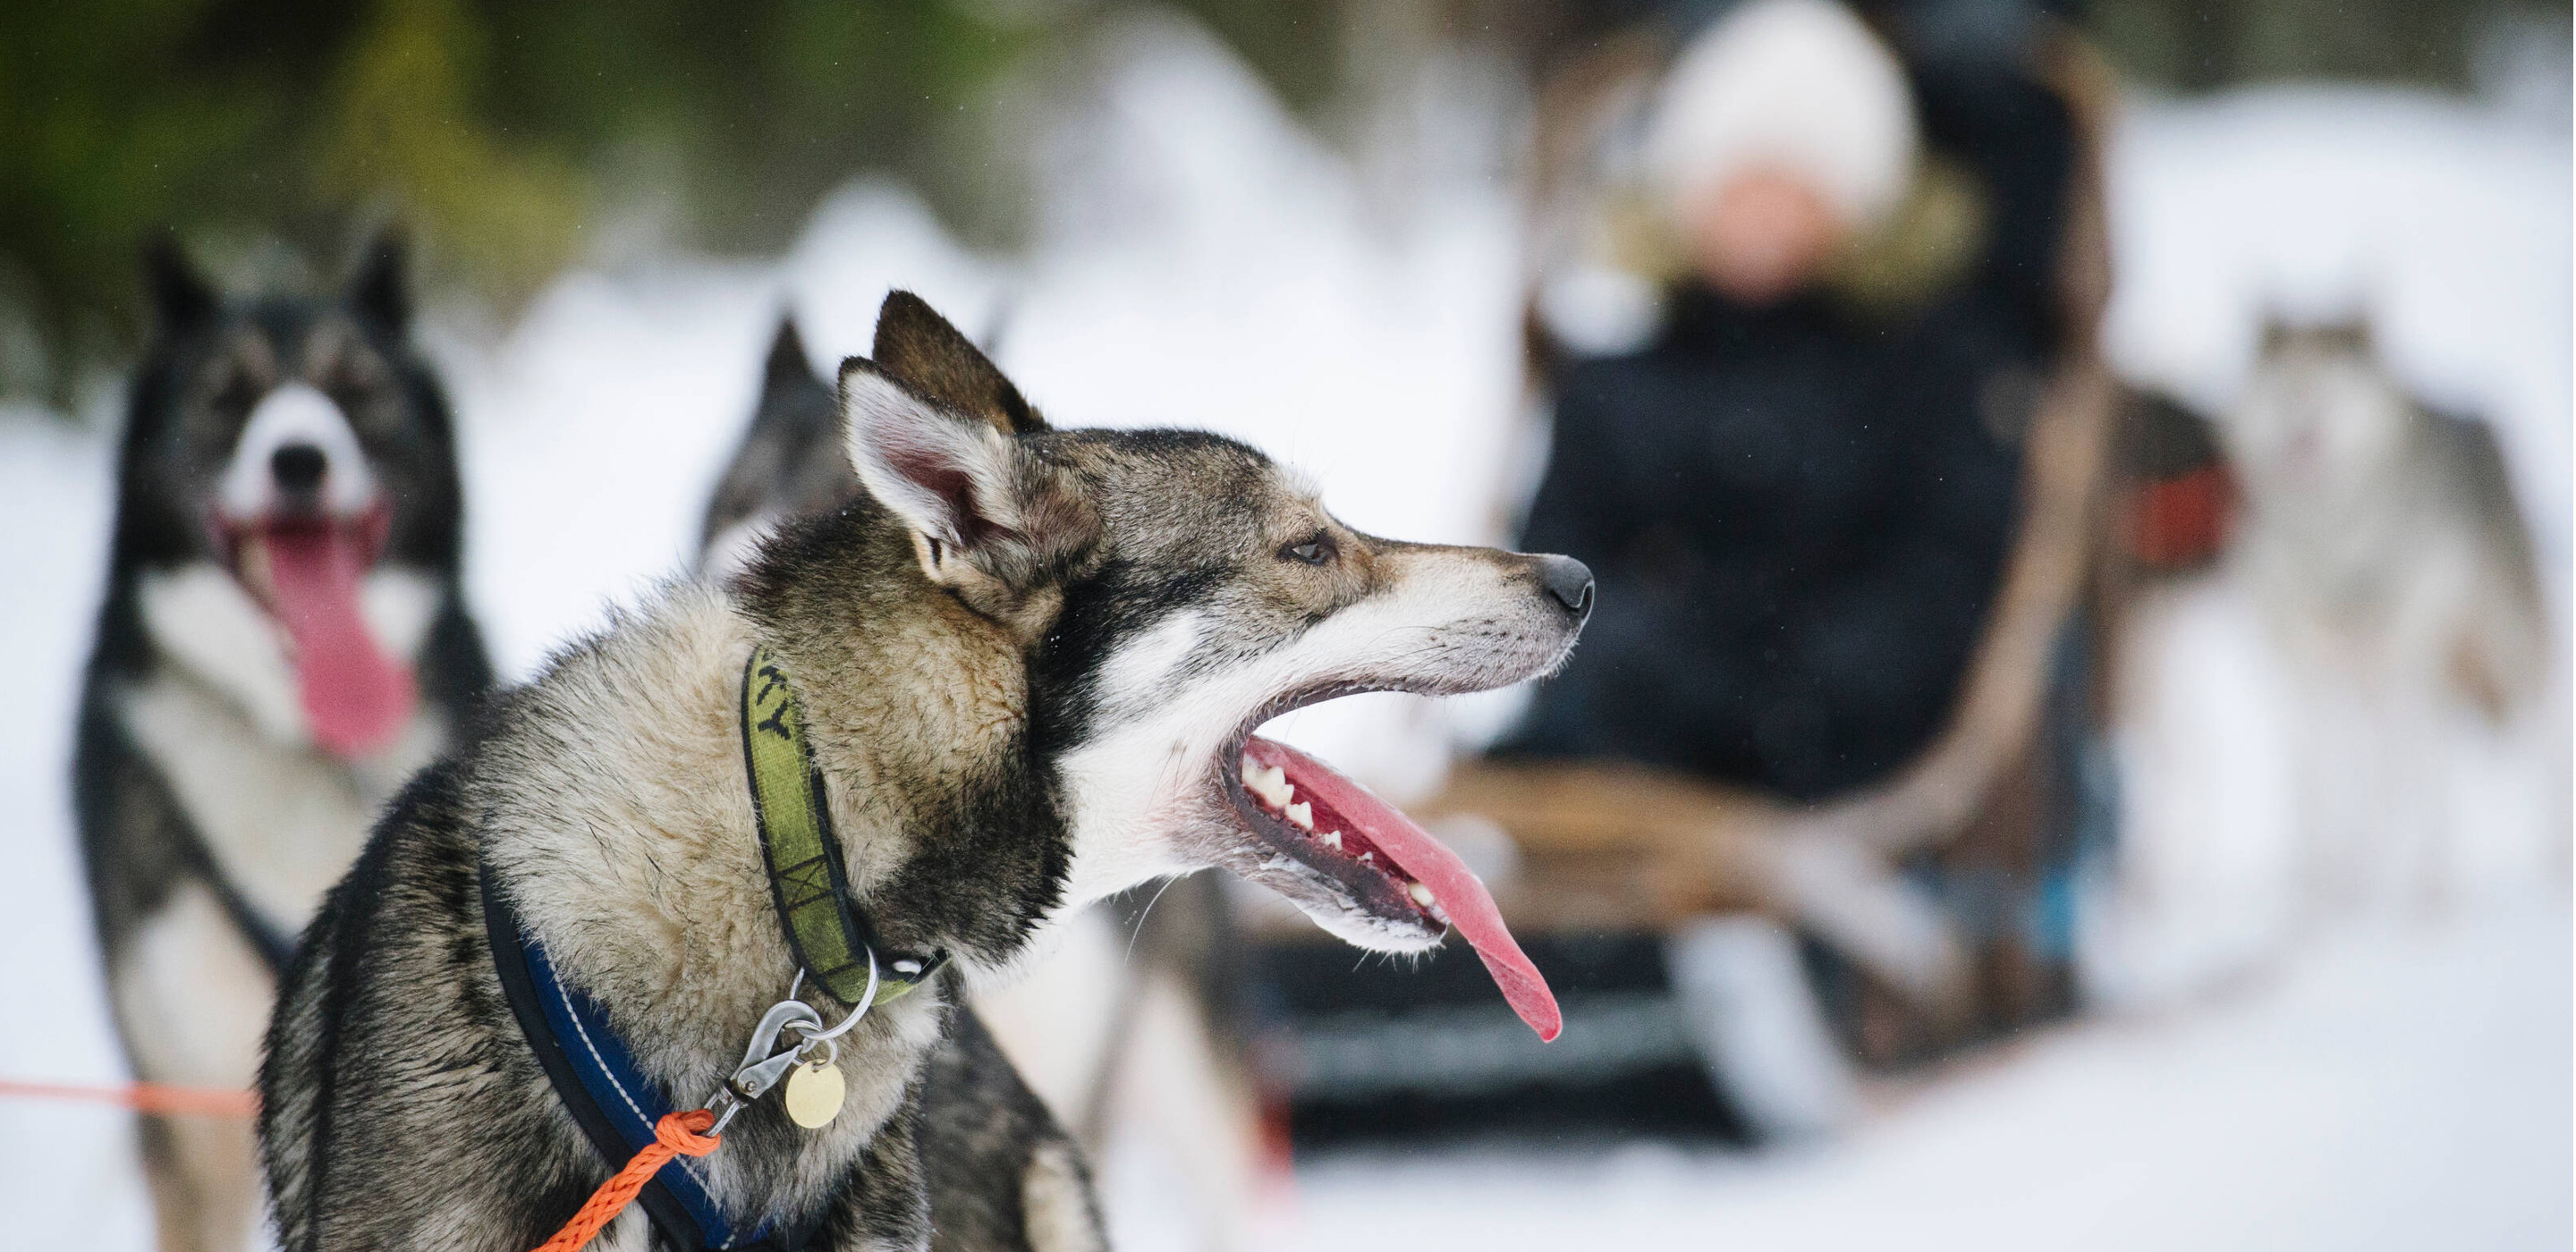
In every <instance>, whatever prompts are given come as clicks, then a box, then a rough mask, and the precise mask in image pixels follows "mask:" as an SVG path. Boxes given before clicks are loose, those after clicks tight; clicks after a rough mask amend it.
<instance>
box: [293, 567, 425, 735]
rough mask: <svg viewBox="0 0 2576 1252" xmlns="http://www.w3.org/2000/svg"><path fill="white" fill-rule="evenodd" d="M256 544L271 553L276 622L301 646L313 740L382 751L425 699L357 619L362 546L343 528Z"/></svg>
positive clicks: (298, 664) (299, 676)
mask: <svg viewBox="0 0 2576 1252" xmlns="http://www.w3.org/2000/svg"><path fill="white" fill-rule="evenodd" d="M255 542H259V543H264V544H266V545H267V546H268V570H269V580H270V583H271V585H272V586H273V587H274V589H275V592H276V597H277V617H278V620H279V621H280V622H282V623H284V624H285V626H286V633H287V634H288V635H289V636H290V637H292V638H293V639H294V640H295V679H296V685H297V686H299V687H301V688H302V689H303V692H304V715H305V717H306V718H307V719H308V720H310V721H311V722H312V724H313V739H314V741H315V742H317V743H319V744H321V745H322V747H323V748H324V749H326V750H327V751H329V752H331V753H333V754H335V755H338V756H344V757H354V756H363V755H365V754H366V753H368V752H372V751H374V750H375V749H377V748H380V747H383V746H384V745H385V744H386V743H387V742H388V741H390V740H391V739H392V738H393V737H394V732H395V731H397V730H399V729H401V728H402V724H403V723H404V722H405V721H407V720H409V719H410V717H411V710H412V705H413V703H414V702H415V701H416V700H417V699H418V697H419V693H418V691H417V690H416V689H415V688H414V687H413V685H412V678H411V672H410V671H409V670H407V669H405V668H404V667H402V666H400V665H396V664H394V662H393V661H392V660H390V659H388V658H387V657H386V656H385V654H384V652H383V651H382V650H380V649H378V648H377V647H376V639H375V636H374V635H372V634H370V633H368V631H367V623H366V620H365V619H364V618H361V617H360V616H359V615H358V576H359V575H360V574H362V573H364V572H365V566H366V560H367V558H366V553H365V551H364V550H363V545H362V541H361V539H360V538H359V536H358V535H357V534H356V533H355V530H354V529H353V528H350V527H345V526H322V525H312V526H274V527H270V528H268V529H266V530H263V531H261V532H260V534H259V537H258V539H257V540H255Z"/></svg>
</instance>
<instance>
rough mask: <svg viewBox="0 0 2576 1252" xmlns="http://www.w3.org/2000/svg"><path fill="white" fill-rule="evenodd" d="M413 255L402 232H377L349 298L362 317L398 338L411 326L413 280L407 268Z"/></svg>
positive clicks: (352, 276)
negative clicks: (407, 256) (408, 256)
mask: <svg viewBox="0 0 2576 1252" xmlns="http://www.w3.org/2000/svg"><path fill="white" fill-rule="evenodd" d="M409 251H410V249H409V248H408V247H407V246H406V244H405V242H404V239H403V233H402V231H401V229H400V228H398V227H391V226H388V227H386V228H385V229H384V230H382V231H379V232H377V234H376V237H375V238H373V239H371V240H368V241H367V249H366V251H365V252H363V253H361V254H359V257H358V268H357V270H356V271H355V272H354V273H352V274H350V276H349V287H348V291H347V293H346V297H345V298H346V299H347V300H348V302H349V307H350V308H353V309H356V310H357V311H358V313H359V314H360V315H361V316H363V317H367V318H369V319H372V320H373V321H374V322H375V323H376V324H377V325H378V326H381V327H383V328H384V329H386V330H389V331H392V332H393V333H395V334H398V335H399V334H401V333H403V332H404V331H405V330H406V329H408V328H409V327H410V326H411V278H410V275H409V273H408V272H407V271H408V269H409V267H408V266H406V265H405V264H404V256H405V254H406V253H407V252H409Z"/></svg>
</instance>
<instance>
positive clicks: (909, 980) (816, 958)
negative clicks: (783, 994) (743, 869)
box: [742, 644, 948, 1005]
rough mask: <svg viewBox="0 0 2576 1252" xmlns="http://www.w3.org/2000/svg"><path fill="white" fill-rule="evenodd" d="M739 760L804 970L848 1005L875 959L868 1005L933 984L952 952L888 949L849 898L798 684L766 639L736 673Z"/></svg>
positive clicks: (774, 893) (781, 914)
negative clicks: (809, 744)
mask: <svg viewBox="0 0 2576 1252" xmlns="http://www.w3.org/2000/svg"><path fill="white" fill-rule="evenodd" d="M742 759H743V766H744V768H745V770H746V771H748V772H749V774H750V776H751V811H752V816H753V819H754V821H755V822H756V823H757V824H758V825H759V827H760V855H761V859H762V860H763V861H765V862H767V864H768V866H769V894H770V899H771V900H773V901H774V902H775V903H776V904H777V905H778V921H779V924H780V925H781V926H782V927H784V928H785V929H786V931H787V942H788V945H789V946H790V947H792V948H793V949H794V950H795V952H796V960H797V962H798V963H799V964H800V965H802V966H803V967H804V969H805V972H806V973H808V974H810V975H812V976H813V978H814V981H816V982H818V983H821V984H822V985H823V989H824V990H826V991H829V992H831V993H832V995H833V996H834V997H835V998H837V999H839V1000H840V1001H841V1002H842V1003H844V1004H853V1005H855V1004H857V1003H858V1002H859V1000H860V998H861V997H863V996H865V995H867V991H868V966H869V965H870V963H871V962H872V961H873V962H874V963H875V964H876V966H877V993H876V998H875V999H874V1000H873V1001H871V1003H873V1004H884V1003H886V1002H887V1001H889V1000H894V999H897V998H900V997H902V996H903V995H905V994H906V993H908V992H910V991H911V990H912V989H913V988H915V987H918V986H920V985H921V984H923V983H925V982H928V981H930V979H931V977H932V976H933V975H936V974H937V973H938V972H939V967H940V966H942V965H944V964H946V963H947V961H948V954H947V953H946V952H933V953H931V954H929V955H927V956H923V955H918V954H914V953H907V952H897V951H894V950H892V949H890V948H887V947H886V946H885V945H884V944H882V943H880V942H878V941H877V937H876V934H875V932H874V931H872V930H870V929H869V927H868V923H867V917H866V915H865V914H863V913H861V912H860V911H859V908H858V904H857V903H856V902H855V901H853V900H852V899H850V883H849V878H848V871H847V870H846V869H845V868H843V867H844V865H845V864H846V862H844V861H843V860H842V858H841V841H840V840H839V839H837V838H835V837H834V836H833V834H832V814H831V810H830V808H828V807H827V806H826V805H825V804H824V801H823V772H822V771H821V770H820V769H817V768H816V767H815V765H814V754H813V752H812V750H811V749H809V748H808V747H807V746H806V743H805V721H804V714H803V711H802V710H801V709H799V708H798V706H797V703H796V691H795V688H793V687H792V686H790V685H789V684H788V681H787V671H786V669H785V668H784V667H783V666H781V665H780V664H779V661H778V657H777V654H775V653H773V652H771V651H770V650H769V646H768V645H767V644H761V645H758V646H755V647H754V648H752V650H751V662H750V664H748V665H746V666H744V667H743V671H742Z"/></svg>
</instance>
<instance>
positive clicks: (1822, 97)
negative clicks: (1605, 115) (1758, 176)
mask: <svg viewBox="0 0 2576 1252" xmlns="http://www.w3.org/2000/svg"><path fill="white" fill-rule="evenodd" d="M1915 145H1916V138H1915V126H1914V99H1913V96H1912V94H1911V93H1910V92H1909V90H1908V87H1907V83H1906V77H1905V70H1904V68H1903V67H1902V66H1900V65H1898V64H1897V61H1896V57H1895V56H1894V55H1893V54H1891V53H1890V52H1889V51H1888V50H1887V47H1886V45H1884V44H1882V43H1880V42H1879V41H1878V38H1877V36H1875V35H1873V34H1871V33H1870V31H1869V28H1868V27H1866V26H1864V25H1862V24H1861V21H1860V19H1859V18H1858V17H1855V16H1853V14H1852V12H1851V10H1849V9H1846V8H1844V7H1843V6H1842V5H1840V4H1836V3H1834V2H1833V0H1746V3H1744V4H1742V5H1740V6H1738V7H1737V8H1736V9H1735V10H1734V11H1733V12H1731V13H1729V14H1727V15H1726V16H1725V17H1724V18H1722V19H1720V20H1719V21H1717V22H1716V23H1714V24H1712V25H1711V26H1710V27H1709V28H1708V29H1707V30H1705V31H1703V32H1701V33H1700V34H1699V36H1698V37H1697V38H1695V39H1693V40H1691V42H1690V44H1689V45H1688V46H1686V47H1684V48H1683V49H1682V53H1681V56H1680V57H1678V58H1677V59H1676V60H1675V61H1674V63H1673V68H1672V71H1671V73H1670V74H1668V75H1667V76H1666V77H1665V79H1664V85H1663V90H1662V93H1661V97H1660V99H1658V101H1657V102H1656V105H1655V111H1654V114H1653V116H1652V118H1651V119H1650V120H1649V121H1648V123H1647V132H1646V141H1645V154H1644V155H1645V162H1646V169H1647V172H1648V173H1649V174H1650V175H1651V176H1652V177H1653V178H1654V180H1655V181H1656V183H1657V184H1658V185H1659V188H1660V190H1661V191H1662V193H1663V195H1664V196H1665V198H1666V199H1665V202H1666V203H1667V204H1668V205H1670V206H1672V207H1673V209H1674V210H1675V211H1676V212H1687V211H1690V210H1691V209H1693V208H1695V207H1696V206H1697V203H1698V201H1699V200H1700V199H1701V198H1702V197H1703V196H1705V195H1706V194H1707V193H1709V192H1711V191H1713V190H1715V189H1717V188H1718V187H1719V186H1720V185H1722V184H1723V183H1724V182H1725V180H1726V179H1727V178H1729V177H1730V176H1732V175H1734V174H1736V173H1738V172H1739V171H1741V170H1743V169H1744V168H1745V167H1747V166H1750V165H1757V164H1764V165H1776V166H1780V167H1784V168H1786V169H1789V170H1792V171H1795V172H1797V173H1800V174H1804V175H1805V176H1807V178H1808V179H1810V180H1812V182H1813V183H1814V185H1815V188H1816V190H1817V191H1818V192H1820V193H1822V194H1823V196H1824V197H1825V200H1826V202H1827V203H1829V204H1831V205H1832V206H1833V207H1834V208H1835V209H1836V210H1837V211H1838V212H1839V213H1840V214H1841V215H1842V218H1843V221H1844V223H1845V224H1846V225H1848V226H1851V227H1854V228H1862V227H1867V226H1871V225H1874V224H1876V223H1877V222H1878V221H1879V220H1880V219H1881V218H1883V217H1884V216H1885V215H1886V214H1887V213H1888V212H1890V211H1891V210H1893V209H1894V208H1895V207H1896V205H1897V203H1898V202H1899V201H1900V200H1902V199H1903V198H1904V195H1905V190H1906V186H1907V184H1908V183H1909V182H1911V181H1912V179H1913V174H1914V152H1915Z"/></svg>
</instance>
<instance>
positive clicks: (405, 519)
mask: <svg viewBox="0 0 2576 1252" xmlns="http://www.w3.org/2000/svg"><path fill="white" fill-rule="evenodd" d="M149 269H150V278H151V287H152V296H153V303H154V307H155V309H156V310H157V315H158V327H157V330H156V332H155V336H154V342H153V344H152V346H151V348H150V350H149V351H148V352H147V353H146V355H145V357H144V360H143V364H142V366H141V367H140V369H138V370H137V371H136V373H135V376H134V382H133V391H132V395H131V399H130V404H129V408H128V412H127V417H126V425H125V436H124V450H123V454H122V456H121V458H120V461H119V480H118V502H117V511H116V522H115V536H114V546H113V555H112V558H111V559H112V566H111V569H110V573H109V578H108V590H107V598H106V604H105V607H104V608H103V609H102V610H101V611H100V614H99V620H98V631H97V643H96V646H95V650H94V651H93V653H92V654H91V658H90V665H89V675H88V682H87V688H86V691H85V693H84V695H83V697H82V702H81V716H80V730H79V746H78V754H77V758H76V763H75V773H76V778H75V792H74V794H75V802H76V805H77V808H78V811H79V820H80V829H81V836H82V843H83V848H84V851H85V854H86V859H87V863H88V869H89V883H90V894H91V902H92V906H93V909H94V911H95V915H96V919H97V925H98V935H99V942H100V944H101V946H102V948H103V949H104V952H105V958H106V960H105V964H106V968H107V972H108V980H109V990H110V1001H111V1003H112V1005H113V1007H114V1010H115V1013H116V1020H117V1026H118V1028H119V1030H120V1032H121V1033H122V1035H123V1038H124V1042H125V1048H126V1054H127V1057H128V1059H129V1060H130V1062H131V1063H132V1066H133V1069H134V1072H135V1073H136V1075H137V1076H139V1077H141V1078H144V1079H149V1080H157V1081H163V1082H173V1083H186V1084H203V1085H209V1086H217V1087H243V1086H247V1085H248V1084H249V1083H250V1081H251V1077H252V1074H253V1071H254V1069H255V1068H256V1065H257V1047H258V1042H259V1032H260V1028H261V1025H262V1024H263V1023H264V1022H265V1021H266V1019H267V1016H268V1009H269V1003H270V1000H271V998H272V994H273V986H274V976H275V974H276V972H277V971H278V970H279V969H280V968H281V967H282V965H283V963H284V961H285V959H286V955H287V949H288V947H289V946H290V945H291V944H292V942H293V939H294V936H295V935H296V934H297V933H298V932H299V931H301V930H302V929H303V927H304V924H305V922H306V920H307V919H308V918H309V917H310V916H311V914H312V912H313V909H314V907H315V906H316V905H317V904H318V903H319V902H320V900H321V896H322V893H323V890H324V889H325V888H326V887H328V886H329V885H330V883H331V881H332V880H333V879H335V878H337V877H338V876H339V875H340V873H341V872H342V871H343V870H345V869H346V868H347V866H348V864H349V862H350V860H351V859H352V858H354V857H355V856H356V855H357V852H358V848H359V846H360V845H361V843H363V841H364V839H365V837H366V831H367V827H368V825H369V824H370V823H371V822H372V821H373V820H374V818H375V815H376V812H377V809H378V808H379V806H380V805H381V804H382V802H383V801H384V800H385V798H386V797H387V796H389V795H390V794H391V793H392V792H393V790H394V789H395V788H396V787H397V786H398V785H399V784H400V783H401V781H402V780H403V779H404V778H405V777H407V776H409V775H410V774H411V772H412V771H413V770H415V769H417V768H418V767H419V766H420V765H421V764H422V763H424V762H426V761H428V760H429V759H430V758H431V757H433V756H435V755H437V754H438V753H440V752H442V751H444V750H445V748H446V746H447V744H448V742H449V736H450V734H451V732H452V730H453V728H454V727H455V726H456V725H458V724H459V721H460V719H461V718H462V716H463V713H464V705H465V703H466V701H467V700H468V698H469V697H470V696H471V695H472V694H473V693H474V692H476V691H478V690H480V689H481V688H482V687H484V686H485V685H486V684H487V683H488V682H489V680H490V671H489V669H488V667H487V666H486V664H485V662H484V657H483V650H482V645H481V642H480V641H479V639H478V638H477V636H476V634H475V630H474V626H473V624H472V622H471V621H469V620H468V619H467V617H466V615H465V610H464V608H463V605H462V603H461V601H460V599H459V597H458V593H457V574H458V571H457V562H458V540H459V527H460V519H459V516H458V500H459V491H458V483H457V471H456V464H455V452H454V448H453V447H452V446H451V439H450V420H449V415H448V411H447V405H446V401H445V400H444V398H443V397H442V396H441V394H440V391H439V388H438V385H437V383H436V381H435V380H434V379H433V378H432V377H431V375H430V372H429V369H428V367H427V365H426V364H424V363H423V362H422V361H421V359H420V358H419V357H418V356H417V355H416V354H415V353H414V352H413V351H412V350H411V348H410V346H409V345H408V343H407V342H406V339H405V335H406V331H407V328H408V323H409V319H410V302H409V299H408V296H407V295H406V293H405V288H404V280H403V267H402V250H401V248H400V246H399V244H398V243H397V242H396V241H394V240H393V239H391V238H386V239H380V240H378V241H377V242H376V243H375V244H374V245H372V246H371V248H370V249H369V250H368V252H367V253H366V256H365V259H364V261H363V262H362V263H361V265H360V266H359V268H358V271H357V274H356V276H355V277H354V278H353V279H351V280H350V283H349V285H348V288H347V290H346V291H345V292H343V293H342V294H341V295H340V296H339V297H338V298H336V299H329V300H308V299H293V298H283V297H271V298H265V299H259V300H253V301H227V300H223V299H220V298H219V297H218V296H217V294H216V293H215V292H214V290H213V289H212V288H210V287H209V286H208V285H207V284H206V282H205V281H204V280H203V279H201V278H200V277H198V275H197V274H196V273H195V271H194V270H192V269H191V268H190V267H189V265H188V263H187V261H186V260H185V259H184V258H182V257H181V256H180V255H179V253H178V252H177V251H176V250H174V249H171V248H168V247H164V248H161V249H158V250H156V251H154V252H153V253H152V254H151V257H150V262H149ZM142 1138H143V1157H144V1161H145V1165H146V1168H147V1170H148V1173H149V1177H150V1181H151V1186H152V1193H153V1198H154V1201H155V1203H156V1205H157V1207H158V1210H159V1216H160V1225H161V1246H162V1247H163V1248H165V1249H224V1248H233V1247H238V1246H241V1244H242V1243H243V1241H244V1240H245V1239H246V1238H247V1237H248V1236H249V1235H250V1233H251V1230H252V1228H253V1221H254V1205H255V1201H256V1195H257V1189H256V1181H255V1171H254V1169H253V1162H252V1151H253V1148H252V1140H251V1135H250V1131H249V1129H248V1128H247V1127H243V1126H240V1125H237V1124H234V1123H229V1122H223V1121H213V1120H207V1119H162V1118H153V1117H147V1118H145V1119H143V1123H142Z"/></svg>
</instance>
